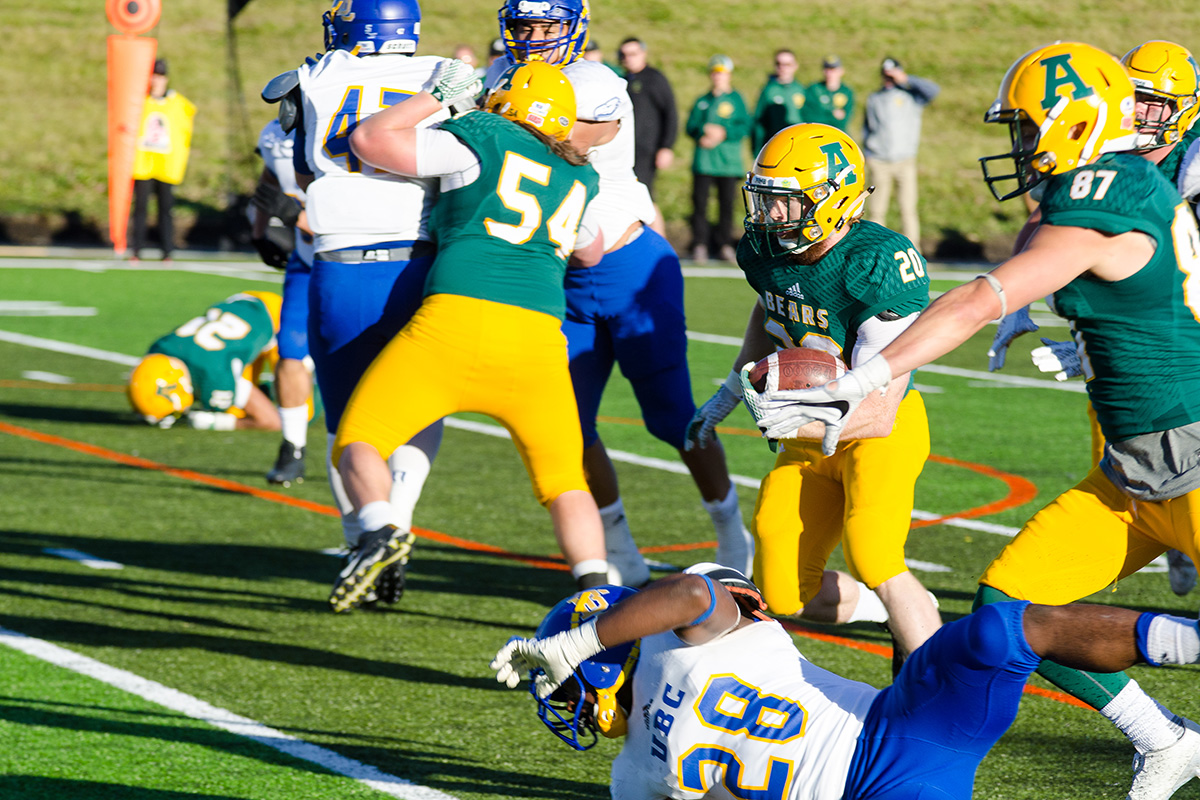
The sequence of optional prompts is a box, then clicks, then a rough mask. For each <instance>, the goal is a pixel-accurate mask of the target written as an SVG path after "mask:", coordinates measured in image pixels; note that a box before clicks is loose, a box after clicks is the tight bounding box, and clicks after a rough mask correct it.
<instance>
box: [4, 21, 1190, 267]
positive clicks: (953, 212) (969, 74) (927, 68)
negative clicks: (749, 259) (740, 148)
mask: <svg viewBox="0 0 1200 800" xmlns="http://www.w3.org/2000/svg"><path fill="white" fill-rule="evenodd" d="M497 5H498V3H497V0H460V1H459V2H456V3H444V4H435V3H432V2H426V3H425V6H424V9H423V15H424V21H423V23H422V32H421V34H422V40H421V51H422V52H423V53H426V54H449V53H450V52H451V50H452V49H453V47H454V46H455V45H456V44H458V43H460V42H465V43H469V44H471V45H472V46H474V47H475V49H476V52H478V53H480V54H481V55H482V54H483V53H484V52H486V45H487V43H488V42H489V41H490V40H491V39H492V38H494V37H495V35H496V31H497V28H496V8H497ZM163 6H164V8H163V14H162V20H161V22H160V24H159V26H158V27H157V28H156V29H155V30H154V31H152V34H153V35H154V36H155V37H156V38H157V39H158V42H159V54H160V55H161V56H162V57H165V58H167V59H168V60H169V61H170V65H171V79H172V87H173V88H175V89H177V90H179V91H180V92H182V93H183V94H184V95H186V96H187V97H189V98H190V99H191V100H192V101H193V102H195V103H196V105H197V106H198V107H199V112H198V115H197V118H196V133H195V139H194V142H193V151H192V162H191V166H190V169H189V172H188V176H187V179H186V181H185V182H184V184H183V186H182V187H181V188H180V190H179V192H178V206H177V218H178V223H179V225H180V227H181V228H182V229H184V230H189V229H190V230H191V233H190V235H189V239H190V241H192V242H193V243H200V244H205V245H211V244H214V243H217V242H218V241H219V240H220V239H221V238H222V237H224V238H225V240H226V244H229V243H230V242H231V239H230V236H231V234H232V233H233V232H234V230H235V228H236V226H237V224H236V214H231V213H230V212H228V209H229V208H231V207H233V206H234V205H235V204H236V202H237V200H238V198H239V196H244V195H245V194H246V193H248V192H249V191H250V190H251V188H252V187H253V184H254V180H255V178H256V176H257V173H258V171H259V165H258V163H257V162H256V159H255V158H254V156H253V155H252V150H253V146H254V141H255V138H256V135H257V132H258V130H259V128H261V126H262V125H263V124H264V123H266V122H267V121H268V120H269V119H270V117H271V115H272V108H271V107H268V106H266V105H265V104H263V103H261V101H259V99H258V94H259V91H260V89H261V88H262V86H263V84H264V83H266V81H267V80H269V79H270V78H271V77H273V76H274V75H276V74H278V73H280V72H282V71H284V70H286V69H289V68H292V67H294V66H296V65H297V64H298V63H300V62H301V61H302V60H303V58H304V56H306V55H310V54H312V53H314V52H316V51H318V50H320V49H321V46H322V42H321V26H320V16H321V13H322V12H323V11H324V10H325V8H327V7H328V3H327V2H326V0H252V2H251V3H250V4H249V5H248V6H247V7H246V8H245V10H244V11H243V12H242V13H241V14H240V16H239V17H238V18H237V19H236V20H235V23H234V25H233V30H234V33H235V36H234V38H233V39H230V37H229V36H228V35H227V24H226V19H225V4H224V3H219V2H215V1H214V0H163ZM14 17H15V19H13V18H14ZM592 18H593V22H592V28H591V30H592V38H593V39H595V40H596V41H598V42H599V43H600V45H601V46H602V47H603V49H604V52H605V53H606V55H608V56H610V57H611V56H612V55H614V54H615V51H616V48H617V45H618V44H619V42H620V41H621V40H622V39H624V38H625V37H627V36H631V35H636V36H639V37H641V38H643V39H644V40H645V41H646V42H647V43H648V45H649V47H650V57H651V63H652V64H653V65H655V66H657V67H658V68H660V69H662V70H663V71H664V72H665V73H666V74H667V76H668V77H669V78H670V79H671V81H672V82H673V84H674V87H675V91H676V95H677V100H678V102H679V105H680V113H681V115H686V112H687V109H688V108H690V106H691V103H692V101H693V100H694V99H695V98H696V97H697V96H699V95H700V94H702V93H703V92H704V91H706V89H707V79H706V76H705V64H706V63H707V60H708V58H709V57H710V56H711V55H713V54H714V53H717V52H723V53H726V54H728V55H730V56H732V57H733V59H734V61H735V63H736V65H737V67H736V71H735V73H734V86H735V88H737V89H738V90H739V91H741V93H742V95H743V96H744V97H745V98H746V100H747V102H748V103H750V104H753V103H754V102H755V100H756V99H757V97H758V91H759V89H760V88H761V86H762V84H763V82H764V80H765V77H766V74H767V72H768V71H769V69H770V65H771V54H772V52H773V51H774V50H775V49H777V48H779V47H790V48H792V49H793V50H795V51H796V52H797V54H798V55H799V58H800V64H801V70H800V76H799V77H800V79H801V80H804V81H808V80H815V79H816V78H817V77H818V74H819V71H820V70H819V67H820V60H821V58H822V56H824V55H825V54H826V53H831V52H832V53H837V54H839V55H840V56H841V57H842V60H843V62H844V63H845V66H846V82H847V83H848V84H849V85H850V86H852V87H853V88H854V89H855V90H856V91H857V92H858V96H859V110H858V113H857V114H856V119H855V122H854V124H853V125H852V127H851V133H852V134H853V135H854V136H855V137H856V138H857V136H858V135H859V133H860V129H861V105H862V100H864V99H865V97H866V95H867V94H868V93H869V92H871V91H873V90H874V89H875V88H877V86H878V72H877V69H878V64H879V61H880V59H881V58H882V57H883V56H884V55H891V56H894V57H896V58H898V59H900V60H901V61H902V62H903V63H904V64H905V67H906V68H907V69H908V70H909V71H910V72H911V73H913V74H916V75H920V76H923V77H927V78H930V79H932V80H934V81H936V82H937V83H939V84H940V85H941V87H942V94H941V96H940V97H939V98H938V99H937V101H936V102H935V103H934V104H933V105H932V106H930V107H929V108H928V109H927V111H926V115H925V133H924V140H923V144H922V154H921V158H920V169H921V216H922V221H923V234H924V239H925V241H924V242H922V245H923V248H924V249H925V250H926V252H927V253H929V254H930V255H935V254H937V253H938V252H939V251H940V252H942V253H964V252H970V250H971V248H972V246H976V245H981V246H984V254H985V255H988V256H991V257H999V256H1001V255H1003V253H1002V251H1003V248H1004V246H1005V242H1006V241H1007V240H1008V239H1010V238H1011V236H1012V234H1013V233H1015V231H1016V230H1017V228H1018V227H1019V226H1020V223H1021V221H1022V220H1023V218H1024V207H1023V206H1022V205H1021V203H1020V201H1009V202H1008V203H1006V204H1003V205H1001V204H999V203H997V202H996V201H995V200H993V199H992V197H991V195H990V194H989V193H988V191H987V188H986V187H985V185H984V184H983V181H982V180H981V178H980V173H979V167H978V165H977V163H976V159H977V158H978V157H979V156H980V155H985V154H991V153H995V152H1000V151H1003V150H1005V149H1007V146H1008V142H1007V132H1006V131H1004V130H1000V129H991V128H990V127H985V126H984V125H983V124H982V123H981V119H982V117H983V112H984V110H985V109H986V108H987V106H988V105H989V104H990V103H991V101H992V99H993V98H994V97H995V92H996V87H997V86H998V84H999V82H1000V78H1001V77H1002V76H1003V74H1004V70H1005V69H1006V68H1007V67H1008V65H1009V64H1010V63H1012V62H1013V61H1014V60H1015V59H1016V58H1017V57H1019V56H1020V55H1021V54H1022V53H1024V52H1026V51H1027V50H1029V49H1030V48H1032V47H1034V46H1036V45H1039V44H1044V43H1046V42H1049V41H1053V40H1055V39H1078V40H1082V41H1087V42H1089V43H1092V44H1095V45H1097V46H1099V47H1103V48H1105V49H1107V50H1109V51H1110V52H1113V53H1115V54H1117V55H1120V54H1122V53H1124V52H1125V51H1126V50H1128V49H1129V48H1131V47H1133V46H1134V45H1136V44H1138V43H1140V42H1142V41H1145V40H1147V39H1156V38H1165V39H1170V40H1172V41H1177V42H1180V43H1181V44H1184V45H1185V46H1188V47H1191V48H1193V49H1195V48H1200V15H1198V14H1196V11H1195V5H1194V3H1192V2H1184V1H1183V0H1165V1H1164V0H1155V1H1154V2H1150V1H1148V0H1129V1H1128V2H1121V3H1117V2H1114V1H1113V0H1091V1H1090V2H1089V0H1064V2H1060V3H1057V4H1054V5H1053V6H1051V5H1050V4H1047V3H1045V2H1044V0H1017V1H1016V2H979V1H976V2H962V3H949V2H944V0H908V1H907V2H906V1H905V0H899V1H898V2H891V3H885V2H881V0H841V1H840V2H828V1H826V2H809V3H804V4H801V3H780V2H766V0H743V1H742V2H727V3H701V2H694V0H670V1H668V0H597V2H595V3H594V5H593V7H592ZM10 23H15V24H14V25H13V26H12V28H11V30H13V31H16V32H17V34H18V35H17V37H16V39H17V41H16V46H15V47H13V48H10V50H9V51H8V52H7V53H6V54H5V58H4V60H3V61H2V62H0V98H3V100H4V104H3V107H4V109H5V134H6V135H5V136H4V137H3V141H0V164H3V167H2V168H0V170H2V171H0V239H4V238H7V239H9V240H10V241H22V242H27V241H48V240H50V239H51V238H53V239H54V240H57V241H63V240H76V241H86V240H88V239H91V240H93V241H96V240H97V237H98V236H99V235H101V233H100V232H101V231H104V230H106V228H107V213H108V212H107V199H106V169H107V167H106V163H105V158H106V148H107V142H106V122H105V115H106V106H105V37H106V36H108V35H110V34H112V33H115V30H114V29H113V28H112V27H111V26H110V25H109V24H108V22H107V20H106V19H105V16H104V4H103V3H101V2H98V0H41V2H38V3H21V4H17V5H16V6H15V7H14V8H13V9H12V10H11V11H10ZM235 77H236V79H235ZM691 152H692V143H691V140H689V139H687V137H686V136H682V135H681V138H680V141H679V144H678V145H677V147H676V153H677V159H676V164H675V166H674V167H673V168H672V169H671V170H669V171H668V172H666V173H665V174H663V175H662V176H661V177H660V179H659V185H658V193H659V202H660V205H661V206H662V209H663V212H664V216H665V217H666V219H667V221H668V227H669V229H670V230H671V232H672V234H673V238H675V239H676V240H677V242H676V243H677V244H679V243H680V241H681V240H682V239H684V238H686V216H687V214H688V213H689V210H690V208H689V200H688V193H689V187H690V179H689V172H688V171H689V165H690V163H691ZM749 163H750V159H749V148H747V165H749Z"/></svg>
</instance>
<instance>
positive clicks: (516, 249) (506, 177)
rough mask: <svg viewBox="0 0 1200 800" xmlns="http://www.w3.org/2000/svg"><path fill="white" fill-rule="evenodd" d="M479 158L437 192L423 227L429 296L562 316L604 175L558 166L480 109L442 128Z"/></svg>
mask: <svg viewBox="0 0 1200 800" xmlns="http://www.w3.org/2000/svg"><path fill="white" fill-rule="evenodd" d="M441 127H442V130H445V131H449V132H450V133H453V134H454V135H455V136H457V137H458V138H459V139H460V140H461V141H462V142H463V144H465V145H467V146H468V147H470V148H471V149H472V150H473V151H474V152H475V155H476V156H477V157H478V158H479V161H480V166H479V169H480V175H479V177H478V178H477V179H476V180H474V181H472V182H471V183H469V184H467V185H466V186H463V187H461V188H458V189H452V190H450V191H448V192H443V193H442V194H441V196H440V197H439V198H438V201H437V205H436V206H434V209H433V214H432V215H431V216H430V219H429V225H430V230H431V231H432V232H433V234H434V236H435V237H436V239H437V247H438V252H437V258H436V260H435V261H434V263H433V267H432V268H431V269H430V272H429V277H428V279H427V280H426V282H425V295H426V296H427V297H428V296H429V295H432V294H456V295H460V296H463V297H475V298H479V299H481V300H491V301H494V302H497V303H505V304H507V305H512V306H518V307H520V308H527V309H529V310H531V311H540V312H542V313H545V314H551V315H553V316H556V317H558V318H559V319H562V318H563V316H564V315H565V313H566V304H565V301H564V299H563V277H564V275H565V273H566V268H567V257H568V256H569V255H570V254H571V252H572V251H573V250H574V249H575V238H576V235H577V234H578V232H579V222H580V220H582V219H583V211H584V209H585V208H586V207H587V204H588V201H589V200H590V199H591V198H593V197H595V196H596V189H597V186H598V185H599V181H600V179H599V178H598V177H597V175H596V171H595V170H594V169H592V168H591V166H588V165H584V166H579V167H577V166H573V165H571V164H568V163H567V162H566V161H564V160H562V159H561V158H559V157H558V156H556V155H555V154H554V153H552V152H551V151H550V149H549V148H548V147H547V146H546V145H545V144H543V143H542V142H541V141H540V140H538V139H537V138H536V137H535V136H534V135H533V134H531V133H530V132H529V131H527V130H525V129H524V128H522V127H521V126H520V125H518V124H517V123H515V122H511V121H509V120H507V119H505V118H503V117H500V116H497V115H495V114H488V113H485V112H482V111H476V112H472V113H470V114H465V115H463V116H461V117H457V118H455V119H451V120H447V121H446V122H443V123H442V126H441Z"/></svg>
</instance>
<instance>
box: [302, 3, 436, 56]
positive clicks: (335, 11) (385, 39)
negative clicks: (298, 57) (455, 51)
mask: <svg viewBox="0 0 1200 800" xmlns="http://www.w3.org/2000/svg"><path fill="white" fill-rule="evenodd" d="M321 22H322V23H323V25H324V27H325V49H326V50H327V51H328V50H347V51H349V52H350V53H351V54H353V55H356V56H367V55H374V54H376V53H402V54H405V55H412V54H414V53H416V52H417V43H418V41H419V40H420V38H421V7H420V5H418V3H417V0H335V2H334V4H333V7H332V8H330V9H329V10H328V11H326V12H325V13H324V15H322V17H321Z"/></svg>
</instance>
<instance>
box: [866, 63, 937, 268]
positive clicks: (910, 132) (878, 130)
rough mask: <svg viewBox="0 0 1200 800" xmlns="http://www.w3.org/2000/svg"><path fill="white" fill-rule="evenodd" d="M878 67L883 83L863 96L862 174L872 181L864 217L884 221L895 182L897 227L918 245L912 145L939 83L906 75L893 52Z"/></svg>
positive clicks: (915, 144) (916, 141)
mask: <svg viewBox="0 0 1200 800" xmlns="http://www.w3.org/2000/svg"><path fill="white" fill-rule="evenodd" d="M879 70H880V75H881V77H882V78H883V86H882V87H880V88H879V89H878V90H877V91H875V92H872V93H871V95H870V96H869V97H868V98H867V118H866V121H865V122H864V123H863V152H864V153H865V155H866V157H867V174H869V175H870V176H871V180H872V181H874V183H875V193H874V194H873V195H871V198H870V199H869V200H867V218H868V219H870V220H871V221H872V222H876V223H879V224H880V225H885V224H886V222H885V220H886V218H887V210H888V204H889V203H890V202H891V199H892V184H893V183H895V184H896V189H897V197H898V200H899V204H900V226H901V233H903V234H904V235H905V236H907V237H908V238H909V239H910V240H911V241H912V243H913V244H915V245H916V246H917V247H918V248H920V246H921V220H920V217H919V216H918V214H917V148H918V146H919V145H920V143H921V114H922V112H923V111H924V109H925V106H927V105H929V104H930V103H931V102H933V99H934V98H935V97H937V95H938V92H940V91H941V89H940V88H939V87H938V85H937V84H936V83H934V82H933V81H931V80H926V79H925V78H918V77H916V76H915V75H909V74H908V73H906V72H905V71H904V68H903V67H902V66H901V65H900V62H899V61H897V60H896V59H894V58H890V57H889V58H885V59H884V60H883V63H882V64H880V66H879Z"/></svg>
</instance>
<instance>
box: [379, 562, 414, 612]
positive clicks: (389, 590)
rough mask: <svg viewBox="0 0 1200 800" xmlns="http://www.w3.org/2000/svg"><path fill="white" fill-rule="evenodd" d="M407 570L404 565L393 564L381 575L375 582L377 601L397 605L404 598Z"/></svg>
mask: <svg viewBox="0 0 1200 800" xmlns="http://www.w3.org/2000/svg"><path fill="white" fill-rule="evenodd" d="M405 578H406V576H405V569H404V565H403V564H393V565H392V566H390V567H388V568H387V569H385V570H384V571H383V572H381V573H379V577H378V578H377V579H376V580H375V599H376V601H377V602H380V603H387V604H388V605H395V604H396V603H399V602H400V598H401V597H403V596H404V584H405Z"/></svg>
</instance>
